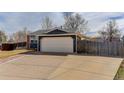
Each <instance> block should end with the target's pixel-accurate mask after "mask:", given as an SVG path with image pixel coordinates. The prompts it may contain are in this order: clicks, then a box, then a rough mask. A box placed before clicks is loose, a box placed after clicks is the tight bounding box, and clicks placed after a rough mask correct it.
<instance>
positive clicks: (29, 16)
mask: <svg viewBox="0 0 124 93" xmlns="http://www.w3.org/2000/svg"><path fill="white" fill-rule="evenodd" d="M80 14H81V15H82V17H84V18H85V19H86V20H88V27H89V32H88V33H87V34H88V35H92V36H94V35H97V31H98V30H99V29H100V28H102V27H103V26H104V24H105V23H106V22H107V21H108V20H110V19H115V20H116V21H117V23H118V26H119V28H120V30H121V32H122V33H123V34H124V31H123V30H124V13H123V12H114V13H112V12H80ZM45 16H49V17H51V19H53V22H54V24H56V26H60V25H62V24H63V23H64V19H63V14H62V13H61V12H15V13H14V12H8V13H7V12H3V13H2V12H0V29H3V30H4V31H5V32H6V33H7V34H11V33H13V32H16V31H18V30H20V29H22V28H24V27H27V28H28V29H29V30H30V31H35V30H38V29H40V28H41V22H42V19H43V18H44V17H45Z"/></svg>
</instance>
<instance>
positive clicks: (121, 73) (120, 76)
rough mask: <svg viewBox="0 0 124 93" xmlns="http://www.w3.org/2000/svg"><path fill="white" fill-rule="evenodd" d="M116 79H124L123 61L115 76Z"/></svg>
mask: <svg viewBox="0 0 124 93" xmlns="http://www.w3.org/2000/svg"><path fill="white" fill-rule="evenodd" d="M116 79H117V80H124V61H123V62H122V64H121V66H120V68H119V70H118V72H117V76H116Z"/></svg>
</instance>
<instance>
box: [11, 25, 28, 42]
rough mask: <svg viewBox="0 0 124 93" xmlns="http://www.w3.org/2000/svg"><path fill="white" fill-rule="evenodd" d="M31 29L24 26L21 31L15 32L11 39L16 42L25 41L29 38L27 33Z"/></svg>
mask: <svg viewBox="0 0 124 93" xmlns="http://www.w3.org/2000/svg"><path fill="white" fill-rule="evenodd" d="M29 32H30V31H28V30H27V28H26V27H25V28H23V29H22V30H20V31H17V32H15V33H13V35H12V38H13V39H12V38H11V40H13V41H14V42H25V41H26V40H27V35H28V34H29Z"/></svg>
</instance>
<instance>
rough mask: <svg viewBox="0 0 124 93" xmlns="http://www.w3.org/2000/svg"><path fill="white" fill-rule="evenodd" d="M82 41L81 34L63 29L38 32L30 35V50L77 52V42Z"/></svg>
mask: <svg viewBox="0 0 124 93" xmlns="http://www.w3.org/2000/svg"><path fill="white" fill-rule="evenodd" d="M80 39H81V35H80V34H79V33H74V32H69V31H65V30H62V29H58V28H55V29H51V30H38V31H36V32H33V33H30V34H29V35H28V38H27V40H28V48H33V49H36V50H37V51H41V52H64V53H74V52H77V41H78V40H80Z"/></svg>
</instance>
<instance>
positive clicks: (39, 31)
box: [29, 28, 74, 35]
mask: <svg viewBox="0 0 124 93" xmlns="http://www.w3.org/2000/svg"><path fill="white" fill-rule="evenodd" d="M56 29H58V30H62V31H65V32H67V33H74V32H71V31H67V30H63V29H60V28H54V29H47V30H37V31H35V32H32V33H30V34H29V35H41V34H46V33H48V32H50V31H53V30H56Z"/></svg>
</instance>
